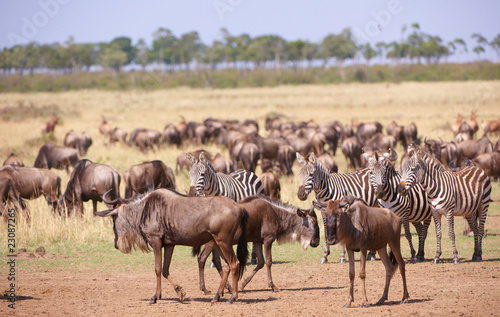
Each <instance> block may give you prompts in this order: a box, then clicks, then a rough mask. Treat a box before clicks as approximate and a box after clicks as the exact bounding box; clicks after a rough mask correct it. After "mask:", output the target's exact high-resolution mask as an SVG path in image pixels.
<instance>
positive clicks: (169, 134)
mask: <svg viewBox="0 0 500 317" xmlns="http://www.w3.org/2000/svg"><path fill="white" fill-rule="evenodd" d="M162 141H163V143H165V144H167V145H175V146H177V148H179V147H180V146H181V133H180V131H179V130H178V129H177V127H176V126H175V125H173V124H172V123H169V124H167V125H166V126H165V128H164V129H163V139H162Z"/></svg>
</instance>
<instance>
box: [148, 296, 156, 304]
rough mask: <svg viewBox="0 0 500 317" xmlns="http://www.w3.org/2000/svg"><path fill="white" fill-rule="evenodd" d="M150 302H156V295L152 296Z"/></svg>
mask: <svg viewBox="0 0 500 317" xmlns="http://www.w3.org/2000/svg"><path fill="white" fill-rule="evenodd" d="M149 303H150V304H156V296H153V297H151V299H150V300H149Z"/></svg>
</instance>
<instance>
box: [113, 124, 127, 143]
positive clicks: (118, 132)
mask: <svg viewBox="0 0 500 317" xmlns="http://www.w3.org/2000/svg"><path fill="white" fill-rule="evenodd" d="M127 134H128V132H127V131H125V130H123V129H120V128H118V127H116V128H114V129H113V130H111V132H110V133H109V145H111V144H113V143H116V142H120V144H122V145H123V144H127Z"/></svg>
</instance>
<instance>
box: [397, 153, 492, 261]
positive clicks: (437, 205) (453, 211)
mask: <svg viewBox="0 0 500 317" xmlns="http://www.w3.org/2000/svg"><path fill="white" fill-rule="evenodd" d="M401 173H402V175H401V182H400V183H399V185H398V192H400V193H401V194H405V193H408V191H409V190H410V189H411V188H413V186H415V185H416V183H417V182H419V183H420V184H421V185H422V187H423V188H424V190H425V192H426V193H427V196H428V201H429V203H430V204H431V207H432V208H433V209H434V211H435V212H434V213H433V216H434V218H435V221H436V235H437V240H438V245H437V252H436V257H435V258H434V263H438V262H439V257H440V256H441V216H442V215H444V216H445V217H446V219H447V220H448V235H449V236H450V239H451V241H452V244H453V263H458V262H459V259H458V251H457V246H456V244H455V230H454V217H465V218H466V219H467V222H468V223H469V225H470V226H471V228H472V230H473V232H474V254H473V256H472V261H477V262H479V261H482V239H483V234H484V223H485V221H486V215H487V213H488V207H489V205H490V201H491V200H490V196H491V182H490V179H489V177H488V176H487V175H486V174H485V173H484V171H483V170H482V169H480V168H478V167H476V166H466V167H463V168H461V169H460V170H458V171H457V172H453V171H448V170H445V169H444V167H443V166H442V165H441V164H440V163H439V161H437V160H436V159H435V158H433V157H431V156H430V155H428V154H426V153H425V152H424V151H423V150H422V149H420V147H418V146H416V145H413V144H411V145H409V146H408V158H407V159H406V160H403V161H402V162H401ZM478 220H479V224H478Z"/></svg>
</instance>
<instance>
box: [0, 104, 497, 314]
mask: <svg viewBox="0 0 500 317" xmlns="http://www.w3.org/2000/svg"><path fill="white" fill-rule="evenodd" d="M58 119H59V118H58V117H57V116H54V117H53V118H52V119H51V120H50V121H49V122H47V123H45V124H44V125H43V126H42V133H44V134H45V133H50V132H53V131H54V128H55V126H56V125H57V122H58ZM265 129H266V131H268V136H267V137H262V136H261V135H260V133H259V125H258V123H257V122H256V121H254V120H246V121H244V122H239V121H226V120H218V119H213V118H210V119H207V120H205V121H204V122H186V121H185V120H184V118H183V119H182V120H181V121H180V122H179V123H178V124H168V125H167V126H166V127H165V129H164V131H163V134H162V133H161V132H160V131H156V130H152V129H146V128H138V129H135V130H133V131H132V132H131V133H130V135H129V138H128V140H127V135H128V133H127V132H126V131H125V130H123V129H120V128H118V127H111V126H110V125H109V123H108V122H107V121H106V119H105V118H104V117H103V118H102V121H101V124H100V126H99V131H100V133H101V134H102V135H104V136H105V137H106V140H107V141H106V146H112V145H113V144H115V143H121V144H123V145H125V146H127V145H128V146H132V147H135V148H137V149H138V150H140V151H143V152H146V151H149V150H153V151H155V150H156V149H159V148H161V147H172V146H174V147H179V148H183V149H186V148H188V147H200V146H203V145H204V144H207V143H216V144H219V145H221V146H224V147H226V148H227V151H228V153H229V157H225V156H223V155H221V154H220V153H217V154H216V155H215V156H213V155H212V154H211V153H209V152H208V151H206V150H203V149H200V150H196V151H186V152H184V153H183V154H181V155H179V157H178V158H177V161H176V166H175V172H174V170H173V169H172V168H170V167H168V166H166V165H165V164H164V163H163V162H162V161H160V160H156V161H150V162H143V163H141V164H137V165H133V166H131V167H130V168H129V169H127V170H126V171H124V172H123V178H122V177H121V176H120V173H119V172H118V171H117V170H116V169H114V168H113V167H112V166H109V165H105V164H99V163H94V162H92V161H91V160H89V159H86V158H85V159H82V156H85V155H86V153H87V150H88V149H89V147H90V146H91V145H92V143H93V142H92V138H91V137H90V135H89V134H87V133H82V134H81V135H78V134H77V133H75V132H74V131H69V132H68V133H67V134H66V136H65V139H64V145H63V146H59V145H54V144H45V145H43V146H42V147H41V148H40V149H39V152H38V155H37V157H36V159H35V162H34V167H25V166H24V164H23V162H22V160H21V159H20V158H18V157H17V156H16V155H15V154H14V153H12V154H11V155H10V156H9V157H8V158H7V159H6V160H5V162H4V164H3V165H4V166H3V167H2V168H0V194H1V195H2V200H3V203H4V206H5V207H4V208H5V209H4V210H3V216H4V219H5V220H6V219H7V214H8V213H7V212H5V211H6V208H8V207H9V206H11V205H12V206H13V207H14V208H15V209H16V210H19V211H21V212H22V214H23V216H24V218H25V219H26V221H27V222H29V221H30V212H29V210H28V209H27V206H26V204H25V203H24V199H34V198H38V197H39V196H41V195H43V196H44V197H45V198H46V200H47V202H48V203H49V205H51V206H52V209H53V211H54V212H55V213H56V214H59V215H62V216H70V215H71V213H72V211H73V210H74V209H75V208H76V209H78V210H79V212H80V214H83V202H86V201H89V200H92V203H93V211H94V215H96V216H101V217H112V219H113V223H114V233H115V247H116V248H117V249H119V250H120V251H122V252H123V253H129V252H131V251H132V249H135V248H136V247H137V248H139V249H141V250H145V251H146V250H147V251H149V250H150V248H152V249H153V252H154V257H155V272H156V278H157V287H156V292H155V294H154V295H153V297H152V298H151V300H150V302H151V303H156V301H157V299H159V298H161V276H162V275H163V276H164V277H165V278H167V279H168V281H169V282H170V284H171V285H172V286H173V288H174V290H175V292H176V293H177V295H178V296H179V299H180V300H183V299H184V298H185V296H186V294H185V292H184V291H183V289H182V287H181V286H180V285H178V284H177V283H175V282H174V281H173V280H172V277H171V276H170V274H169V266H170V261H171V257H172V253H173V250H174V247H175V245H187V246H192V247H193V254H197V255H198V263H199V270H200V290H202V291H203V292H205V294H209V293H210V291H209V290H208V289H207V288H206V286H205V282H204V273H203V272H204V267H205V262H206V260H207V258H208V257H209V255H210V254H212V255H213V260H212V261H213V263H214V265H215V267H216V268H217V269H218V271H219V272H220V274H221V282H220V284H219V287H218V290H217V292H216V295H215V297H214V299H213V302H216V301H219V300H220V297H221V296H222V294H223V291H224V289H225V288H228V289H229V291H230V293H231V297H230V298H229V300H228V303H232V302H233V301H234V300H236V299H237V298H238V281H239V280H240V279H241V278H242V275H243V271H244V268H245V266H246V264H247V258H248V256H249V252H248V249H247V243H248V242H252V243H253V246H254V248H253V251H252V253H253V257H255V258H256V262H257V265H256V267H255V269H254V270H253V271H252V272H251V274H250V275H249V276H248V277H247V278H245V279H244V280H243V282H242V285H241V288H240V289H243V288H244V287H245V286H246V285H247V284H248V283H249V282H250V280H251V279H252V277H253V276H254V275H255V273H256V272H257V271H258V270H260V269H261V268H262V267H263V266H264V264H265V265H266V267H267V271H268V284H269V287H270V288H271V289H272V290H273V291H279V288H278V287H277V286H276V285H275V284H274V282H273V280H272V276H271V265H272V255H271V247H272V243H273V242H274V241H278V242H283V241H298V242H300V244H301V246H302V247H303V248H307V247H308V246H312V247H317V246H318V245H319V240H320V230H319V225H318V218H317V216H316V213H315V209H316V210H318V211H320V212H321V214H322V219H323V222H324V234H325V241H326V243H325V252H324V255H323V257H322V259H321V262H322V263H324V262H326V261H328V255H329V254H330V249H329V246H330V245H335V244H337V243H338V244H340V245H341V246H342V248H341V256H340V260H339V261H340V262H345V252H346V250H347V253H348V256H349V262H350V265H349V270H350V274H349V276H350V283H351V284H350V289H349V297H348V301H347V302H346V306H350V305H351V304H352V303H353V301H354V295H353V283H354V252H355V251H356V252H358V251H359V252H360V254H361V273H360V277H361V279H362V282H363V288H362V305H366V304H367V303H368V300H367V297H366V291H365V287H364V278H365V263H366V260H367V259H369V258H370V255H369V254H367V252H368V251H372V252H375V251H377V252H378V254H379V257H380V259H381V260H382V262H383V263H384V266H385V269H386V285H385V288H384V293H383V295H382V297H381V298H380V300H379V301H378V302H377V303H378V304H381V303H383V302H384V301H385V300H387V297H388V289H389V284H390V280H391V277H392V275H393V274H394V272H395V271H396V269H397V268H398V267H399V271H400V273H401V276H402V280H403V298H402V302H407V301H408V298H409V294H408V290H407V286H406V276H405V263H404V261H403V258H402V255H401V247H400V235H401V228H403V229H404V232H405V237H406V239H407V240H408V243H409V247H410V250H411V259H410V262H411V263H415V262H421V261H424V259H425V252H424V246H425V239H426V237H427V231H428V227H429V225H430V223H431V222H432V221H434V223H435V226H436V236H437V246H436V255H435V257H434V263H438V262H439V261H440V256H441V217H442V216H445V217H446V219H447V222H448V226H449V237H450V239H451V241H452V244H453V257H454V259H453V261H454V263H458V262H459V257H458V251H457V247H456V244H455V234H454V217H456V216H459V217H463V218H464V219H465V220H466V221H467V223H468V225H469V226H470V229H471V230H472V232H473V235H474V246H475V247H474V254H473V256H472V261H481V260H482V238H483V236H484V233H485V230H484V225H485V221H486V217H487V211H488V207H489V204H490V202H491V188H492V187H491V180H497V178H498V176H499V175H500V139H499V141H497V142H496V144H495V145H493V144H492V142H491V141H490V140H489V138H488V134H489V135H498V134H499V132H500V119H498V120H492V121H485V122H483V124H482V131H483V135H482V137H479V138H476V137H475V136H476V135H478V134H479V125H478V123H477V121H476V118H475V113H474V112H473V113H472V114H471V120H470V121H464V119H463V117H462V116H458V118H457V122H456V123H455V124H454V125H453V127H452V130H453V131H454V133H455V135H456V138H455V140H453V141H451V142H445V141H443V140H439V141H438V140H431V139H427V138H425V139H424V141H421V140H420V139H418V130H417V126H416V124H415V123H411V124H410V125H408V126H400V125H398V124H397V123H396V122H394V121H393V122H392V123H391V124H389V125H388V126H386V127H385V130H386V133H385V134H384V133H383V129H384V128H383V126H382V125H381V124H380V123H378V122H372V123H367V122H365V123H360V122H356V121H352V122H351V124H350V125H343V124H341V123H340V122H338V121H334V122H328V123H323V124H317V123H315V122H314V121H309V122H299V123H296V122H290V121H285V120H284V119H282V118H280V117H274V118H268V119H266V122H265ZM399 142H400V143H401V144H402V145H403V148H404V149H405V153H404V154H403V155H402V157H401V166H400V168H399V169H398V168H397V167H396V165H395V162H396V160H397V158H398V154H397V153H396V151H395V150H394V148H395V147H396V144H397V143H399ZM338 146H340V149H341V151H342V153H343V154H344V156H345V159H346V161H347V165H348V168H349V169H351V170H353V171H352V172H350V173H347V174H342V173H338V167H337V164H336V163H335V160H334V159H333V156H335V154H336V151H337V148H338ZM295 160H297V163H298V164H300V167H301V169H300V172H299V179H300V182H299V188H298V190H297V197H298V198H299V199H300V200H302V201H305V200H306V199H307V198H308V196H309V194H310V193H312V192H313V191H314V192H315V199H314V200H313V203H312V205H311V207H310V208H309V209H306V210H303V209H300V208H297V207H295V206H292V205H290V204H287V203H283V202H281V190H280V178H281V177H293V170H292V165H293V164H294V162H295ZM259 164H260V166H261V169H262V173H261V175H259V176H257V175H256V174H255V171H256V167H257V166H258V165H259ZM51 168H56V169H65V170H66V171H67V172H68V173H70V168H72V171H71V174H70V178H69V181H68V183H67V185H66V190H65V191H64V193H61V179H60V177H59V176H58V175H57V174H55V173H54V172H52V171H50V169H51ZM180 169H188V170H189V177H190V183H191V186H190V190H189V193H186V195H184V194H180V193H178V192H177V188H176V183H175V175H176V174H177V173H178V172H179V170H180ZM122 179H123V181H124V183H125V197H124V198H122V197H120V190H119V187H120V182H121V180H122ZM97 202H104V203H105V204H106V206H107V208H108V210H105V211H97ZM193 210H197V212H192V211H193ZM410 223H411V224H412V225H413V226H414V227H415V229H416V231H417V235H418V240H419V242H418V251H416V250H415V249H414V247H413V243H412V236H411V233H410ZM235 244H237V249H236V253H235V252H234V250H233V247H232V246H233V245H235ZM387 245H389V247H390V250H389V253H387ZM202 246H203V249H201V247H202ZM262 246H264V250H263V249H262ZM162 249H164V259H163V263H162ZM264 252H265V257H264ZM372 252H370V253H372ZM221 256H222V257H223V259H224V261H223V262H221V260H220V257H221ZM371 256H373V255H371ZM222 263H224V264H225V265H224V267H223V266H222ZM230 274H231V275H232V284H229V282H228V277H229V275H230Z"/></svg>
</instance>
